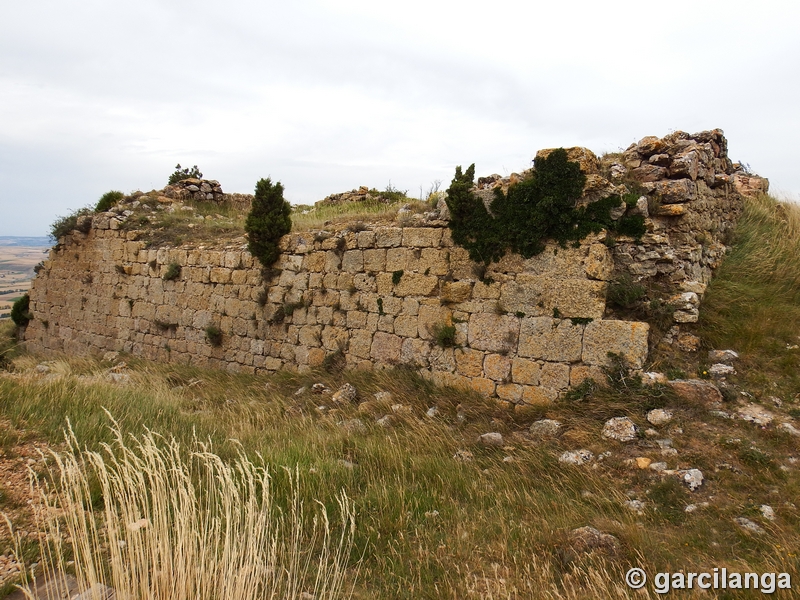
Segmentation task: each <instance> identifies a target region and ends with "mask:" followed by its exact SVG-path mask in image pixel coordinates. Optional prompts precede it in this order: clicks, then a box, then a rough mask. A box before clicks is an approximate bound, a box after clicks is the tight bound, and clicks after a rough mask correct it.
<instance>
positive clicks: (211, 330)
mask: <svg viewBox="0 0 800 600" xmlns="http://www.w3.org/2000/svg"><path fill="white" fill-rule="evenodd" d="M206 339H207V340H208V343H209V344H211V345H212V346H214V347H215V348H216V347H219V346H222V331H220V329H219V327H217V326H216V325H209V326H208V327H206Z"/></svg>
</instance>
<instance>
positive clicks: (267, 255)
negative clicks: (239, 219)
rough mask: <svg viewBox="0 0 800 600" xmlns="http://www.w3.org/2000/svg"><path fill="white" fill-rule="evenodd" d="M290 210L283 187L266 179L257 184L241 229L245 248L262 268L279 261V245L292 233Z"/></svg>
mask: <svg viewBox="0 0 800 600" xmlns="http://www.w3.org/2000/svg"><path fill="white" fill-rule="evenodd" d="M291 213H292V207H291V206H290V205H289V203H288V202H287V201H286V200H284V198H283V186H282V185H281V183H280V182H277V183H275V184H273V183H272V181H271V180H270V178H269V177H267V178H266V179H260V180H259V181H258V183H256V191H255V197H254V198H253V205H252V208H251V209H250V213H249V214H248V215H247V220H246V221H245V225H244V229H245V231H246V232H247V240H248V244H247V248H248V250H250V254H252V255H253V256H255V257H256V258H257V259H258V260H259V262H260V263H261V264H262V265H263V266H264V267H270V266H272V264H273V263H274V262H275V261H276V260H278V256H279V255H280V250H279V249H278V242H279V241H280V239H281V238H282V237H283V236H284V235H286V234H287V233H289V232H290V231H291V230H292V219H291V216H290V215H291Z"/></svg>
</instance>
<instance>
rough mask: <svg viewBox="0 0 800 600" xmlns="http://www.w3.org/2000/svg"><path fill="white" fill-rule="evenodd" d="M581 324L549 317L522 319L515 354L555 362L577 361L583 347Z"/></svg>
mask: <svg viewBox="0 0 800 600" xmlns="http://www.w3.org/2000/svg"><path fill="white" fill-rule="evenodd" d="M584 327H585V326H584V325H573V324H572V322H571V321H569V320H567V319H553V318H552V317H533V318H525V319H522V325H521V327H520V335H519V350H518V354H519V355H520V356H524V357H527V358H538V359H542V360H547V361H554V362H577V361H579V360H580V359H581V352H582V351H583V329H584Z"/></svg>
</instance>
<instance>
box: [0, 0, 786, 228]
mask: <svg viewBox="0 0 800 600" xmlns="http://www.w3.org/2000/svg"><path fill="white" fill-rule="evenodd" d="M798 24H800V3H798V2H796V1H794V2H769V1H768V0H767V1H763V2H760V3H756V2H735V1H730V0H727V1H725V2H704V1H703V0H692V1H686V2H685V1H681V0H672V1H671V2H642V1H641V0H637V1H636V2H597V1H594V2H576V1H565V0H561V1H559V2H552V1H551V2H541V3H540V2H536V1H535V0H534V1H532V2H531V1H529V2H524V3H523V2H507V1H504V0H495V1H494V2H491V3H489V2H485V3H483V2H470V1H468V0H462V1H460V2H437V1H436V0H426V1H424V2H423V1H416V0H406V2H404V3H382V2H376V1H375V0H371V1H366V0H336V1H327V0H318V1H314V2H311V1H308V2H307V1H302V0H299V1H296V2H293V3H291V2H285V1H284V2H280V3H279V2H273V1H271V0H262V1H260V2H258V1H243V0H229V1H228V2H224V3H223V2H219V1H218V2H210V1H206V0H191V1H189V0H186V1H183V0H181V1H166V0H161V1H159V0H137V2H115V1H112V0H75V1H73V2H65V1H64V0H53V1H41V0H27V1H26V2H11V1H10V0H2V1H0V235H45V234H46V233H47V232H48V229H49V225H50V223H51V222H52V221H53V220H54V219H55V218H56V217H57V216H59V215H64V214H66V213H67V212H69V210H70V209H76V208H80V207H82V206H85V205H87V204H94V203H96V202H97V200H98V198H99V197H100V196H101V195H102V194H103V193H104V192H106V191H108V190H112V189H118V190H122V191H124V192H126V193H129V192H131V191H133V190H136V189H141V190H145V191H147V190H150V189H160V188H162V187H163V186H164V185H165V184H166V180H167V177H168V176H169V174H170V173H171V172H172V170H173V168H174V166H175V164H176V163H181V165H183V166H191V165H194V164H197V165H198V166H199V167H200V170H201V171H202V172H203V173H204V175H205V176H206V177H207V178H210V179H217V180H219V181H220V183H221V184H222V187H223V190H224V191H226V192H247V193H252V191H253V188H254V186H255V182H256V181H257V180H258V179H259V178H261V177H267V176H271V177H272V179H273V180H280V181H281V182H283V184H284V186H285V188H286V193H285V195H286V198H287V199H288V200H289V201H290V202H292V203H312V202H314V201H316V200H320V199H322V198H324V197H325V196H327V195H328V194H331V193H335V192H341V191H346V190H350V189H353V188H355V187H358V186H360V185H367V186H369V187H376V188H379V189H384V188H385V187H386V186H387V185H388V184H389V182H390V181H391V184H392V185H393V186H394V187H395V188H399V189H402V190H406V189H407V190H409V195H411V196H415V197H416V196H419V193H420V190H419V188H420V186H422V187H423V188H424V189H425V190H427V189H428V188H429V187H430V185H431V183H432V182H433V181H434V180H441V181H442V182H443V184H442V187H443V188H446V187H447V185H448V184H449V181H450V179H452V177H453V171H454V168H455V166H456V165H465V166H466V165H468V164H470V163H472V162H475V163H476V172H477V174H478V175H486V174H490V173H501V174H506V173H510V172H512V171H519V170H522V169H524V168H527V167H528V166H529V164H530V160H531V159H532V157H533V156H534V154H535V153H536V150H538V149H540V148H548V147H555V146H575V145H581V146H586V147H588V148H591V149H592V150H594V151H595V152H596V153H598V154H599V153H602V152H604V151H616V150H619V149H620V148H625V147H627V146H628V145H629V144H631V143H632V142H635V141H637V140H638V139H640V138H642V137H644V136H646V135H658V136H663V135H666V134H667V133H669V132H671V131H674V130H676V129H681V130H684V131H689V132H695V131H700V130H703V129H712V128H715V127H720V128H722V129H723V130H724V131H725V134H726V136H727V137H728V141H729V150H730V155H731V158H732V159H733V160H739V161H744V162H746V163H749V164H750V166H751V167H752V168H753V169H754V170H755V171H756V172H758V173H759V174H761V175H763V176H765V177H768V178H769V179H770V182H771V189H772V191H774V192H777V193H779V194H783V195H784V196H788V197H790V198H792V199H797V198H800V180H799V179H798V176H797V167H796V161H797V153H798V151H797V149H796V148H795V146H796V145H797V143H798V140H800V116H798V114H799V113H798V110H799V109H798V105H800V102H799V100H798V99H799V98H800V33H798Z"/></svg>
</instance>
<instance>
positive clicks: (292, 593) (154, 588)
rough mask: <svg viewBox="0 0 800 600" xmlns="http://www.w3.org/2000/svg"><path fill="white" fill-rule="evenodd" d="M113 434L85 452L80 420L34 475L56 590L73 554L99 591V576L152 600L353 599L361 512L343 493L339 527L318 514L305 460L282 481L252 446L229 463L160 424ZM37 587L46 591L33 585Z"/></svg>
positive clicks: (86, 582)
mask: <svg viewBox="0 0 800 600" xmlns="http://www.w3.org/2000/svg"><path fill="white" fill-rule="evenodd" d="M112 431H113V435H114V441H113V442H112V443H111V444H103V445H102V452H92V451H88V450H84V451H81V450H79V445H78V441H77V440H76V438H75V435H74V434H73V433H72V431H71V429H70V431H69V432H68V434H67V436H66V452H53V453H51V456H50V457H49V460H48V461H46V462H45V464H47V465H48V466H47V475H46V476H45V477H40V478H36V477H33V478H32V485H34V486H35V488H36V491H37V492H38V494H37V495H38V498H39V500H40V503H41V507H40V508H41V510H39V511H37V520H38V523H37V525H38V527H37V530H38V531H41V532H43V533H42V534H41V538H40V544H41V549H42V563H43V565H44V577H45V578H46V579H47V583H48V586H49V589H51V590H52V591H53V593H55V594H56V595H57V594H59V593H61V592H66V590H64V589H60V588H63V587H64V584H63V579H61V578H60V577H59V576H58V574H60V573H64V572H66V571H67V570H68V566H69V564H68V561H70V560H72V561H74V567H73V568H74V571H75V575H76V577H77V579H78V585H79V589H80V592H81V593H83V592H86V591H87V590H94V591H93V592H90V595H91V597H92V598H94V597H97V598H98V599H99V598H100V597H101V595H100V592H99V591H98V590H99V589H102V588H99V587H98V586H96V584H98V583H100V584H103V585H106V586H110V587H113V588H114V589H115V590H116V597H117V598H125V599H134V598H136V599H143V600H144V599H150V598H159V599H164V600H182V599H187V600H188V599H190V598H191V599H195V598H209V599H220V600H223V599H231V598H236V599H242V600H248V599H254V600H255V599H256V598H258V599H262V598H281V599H284V598H290V599H297V598H302V597H304V594H310V595H311V596H313V597H314V598H316V599H325V600H328V599H334V598H340V597H343V596H347V594H346V593H345V591H344V589H343V588H344V577H345V569H346V566H347V561H348V559H349V556H350V552H351V549H352V544H353V536H354V533H355V514H354V509H353V505H352V503H351V502H350V500H349V499H348V498H347V496H346V495H345V494H344V493H343V492H342V493H340V494H339V495H338V496H337V501H338V510H339V515H340V523H339V527H338V528H334V527H331V523H330V521H329V518H328V514H327V512H326V510H325V508H324V506H323V505H322V504H321V503H318V504H319V507H318V509H317V510H316V512H315V514H314V516H313V517H312V519H311V522H309V521H308V516H307V513H308V511H307V510H306V509H305V507H304V506H303V502H302V500H301V499H300V494H299V471H298V470H296V469H295V470H290V469H286V470H285V472H284V473H280V474H278V475H279V476H281V477H283V478H284V479H286V482H285V485H281V486H275V485H274V484H273V475H271V474H270V473H269V472H268V470H267V469H266V468H263V467H260V466H258V465H256V464H254V463H253V462H252V461H251V460H249V459H248V458H247V457H246V456H245V455H244V453H240V454H239V457H238V458H237V459H236V460H234V461H232V462H231V463H230V464H226V463H225V462H224V461H223V460H222V459H221V458H220V457H219V456H218V455H217V454H215V453H214V452H213V451H212V449H211V448H210V447H209V445H207V444H203V443H199V442H195V443H194V445H193V447H192V448H190V449H189V450H188V452H187V451H186V450H185V449H184V448H182V447H181V446H180V444H179V443H178V442H177V441H175V440H174V439H169V440H167V439H164V438H162V437H161V436H159V435H157V434H155V433H153V432H147V433H146V434H144V435H142V436H141V437H138V438H133V437H130V438H127V439H126V438H125V436H124V435H123V433H122V432H121V431H120V428H119V426H118V425H117V424H116V423H115V424H114V426H113V427H112ZM279 488H280V489H286V490H287V492H286V494H285V495H284V497H278V496H279V495H280V494H278V493H276V492H275V491H274V490H276V489H279ZM98 493H99V497H100V501H98ZM100 502H102V507H101V508H100V509H97V510H92V507H93V506H97V505H98V504H99V503H100ZM281 505H283V506H284V508H281ZM334 529H338V530H339V531H340V533H339V534H338V535H337V534H334V533H333V530H334ZM34 584H35V581H34ZM93 586H94V587H93ZM25 593H26V595H27V597H28V598H31V599H32V600H33V599H34V598H35V596H34V593H33V591H32V588H31V587H30V586H28V587H26V588H25ZM57 597H61V596H57ZM64 597H66V596H64ZM87 597H89V596H87ZM306 597H307V596H306Z"/></svg>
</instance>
